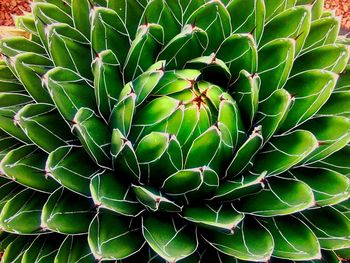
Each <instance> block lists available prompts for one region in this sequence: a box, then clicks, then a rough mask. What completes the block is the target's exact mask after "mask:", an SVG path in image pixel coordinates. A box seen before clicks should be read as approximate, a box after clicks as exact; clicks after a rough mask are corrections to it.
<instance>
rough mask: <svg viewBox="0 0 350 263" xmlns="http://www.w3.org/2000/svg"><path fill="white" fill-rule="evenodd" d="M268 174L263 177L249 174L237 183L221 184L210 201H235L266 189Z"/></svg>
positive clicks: (228, 181)
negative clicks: (265, 181) (265, 183)
mask: <svg viewBox="0 0 350 263" xmlns="http://www.w3.org/2000/svg"><path fill="white" fill-rule="evenodd" d="M265 176H266V173H262V174H261V175H252V174H247V175H245V176H243V177H242V178H241V179H239V180H237V181H230V180H227V181H225V182H223V183H221V184H220V185H219V187H218V189H217V190H216V192H215V193H214V195H213V197H211V198H210V199H209V200H214V201H224V202H225V201H233V200H236V199H239V198H242V197H244V196H246V195H250V194H252V193H257V192H259V191H261V190H262V189H263V188H264V180H265V179H264V178H265Z"/></svg>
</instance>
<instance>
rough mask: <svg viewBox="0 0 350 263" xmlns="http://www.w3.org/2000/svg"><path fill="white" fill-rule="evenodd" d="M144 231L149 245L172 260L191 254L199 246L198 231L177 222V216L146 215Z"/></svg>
mask: <svg viewBox="0 0 350 263" xmlns="http://www.w3.org/2000/svg"><path fill="white" fill-rule="evenodd" d="M160 229H161V231H159V230H160ZM142 232H143V236H144V238H145V239H146V241H147V243H148V245H149V246H150V247H151V248H152V249H153V250H154V251H155V252H156V253H157V254H158V255H159V256H161V257H162V258H164V259H165V260H167V261H170V262H176V261H178V260H181V259H183V258H185V257H187V256H189V255H191V254H192V253H194V252H195V250H196V249H197V246H198V241H197V234H196V231H194V230H193V229H192V228H191V226H189V225H184V224H183V223H182V222H181V221H180V222H176V221H175V218H171V217H165V218H161V217H159V216H158V217H155V216H152V215H148V216H145V217H143V220H142Z"/></svg>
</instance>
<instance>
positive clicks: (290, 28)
mask: <svg viewBox="0 0 350 263" xmlns="http://www.w3.org/2000/svg"><path fill="white" fill-rule="evenodd" d="M310 26H311V10H310V7H308V6H297V7H293V8H289V9H287V10H285V11H283V12H281V13H280V14H278V15H277V16H275V17H274V18H273V19H271V21H269V23H267V24H266V26H265V28H264V34H263V36H262V39H261V42H260V43H259V45H260V46H261V45H264V44H266V43H268V42H270V41H272V40H274V39H278V38H290V39H293V40H294V42H295V54H298V53H299V52H300V50H301V49H302V48H303V46H304V42H305V39H306V37H307V36H308V34H309V31H310Z"/></svg>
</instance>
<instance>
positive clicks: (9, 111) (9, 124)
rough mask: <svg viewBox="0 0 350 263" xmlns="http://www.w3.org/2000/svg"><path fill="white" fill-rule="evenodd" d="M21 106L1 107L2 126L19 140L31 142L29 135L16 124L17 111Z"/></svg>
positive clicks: (0, 124) (0, 123)
mask: <svg viewBox="0 0 350 263" xmlns="http://www.w3.org/2000/svg"><path fill="white" fill-rule="evenodd" d="M21 108H22V107H21V106H17V105H16V106H11V107H6V108H1V107H0V128H1V129H2V130H3V131H4V132H6V133H7V134H9V135H10V136H12V137H14V138H16V139H18V140H19V141H21V142H24V143H28V144H29V143H31V140H30V139H29V138H28V137H27V135H26V134H25V133H24V132H23V130H22V129H21V128H20V127H19V126H18V125H16V123H15V121H14V120H15V116H16V114H17V112H18V111H19V110H20V109H21Z"/></svg>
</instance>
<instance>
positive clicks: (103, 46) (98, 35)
mask: <svg viewBox="0 0 350 263" xmlns="http://www.w3.org/2000/svg"><path fill="white" fill-rule="evenodd" d="M90 16H91V24H92V30H91V47H92V49H93V50H94V52H96V53H100V52H102V51H104V50H108V49H110V50H111V51H112V52H113V54H114V55H115V56H116V58H117V61H118V62H119V63H120V64H123V63H124V61H125V59H126V56H127V53H128V50H129V48H130V37H129V35H128V32H127V29H126V25H125V24H123V21H122V19H121V17H120V16H118V14H117V13H116V12H115V11H114V10H113V9H110V8H105V7H95V8H94V9H92V12H91V14H90Z"/></svg>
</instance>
